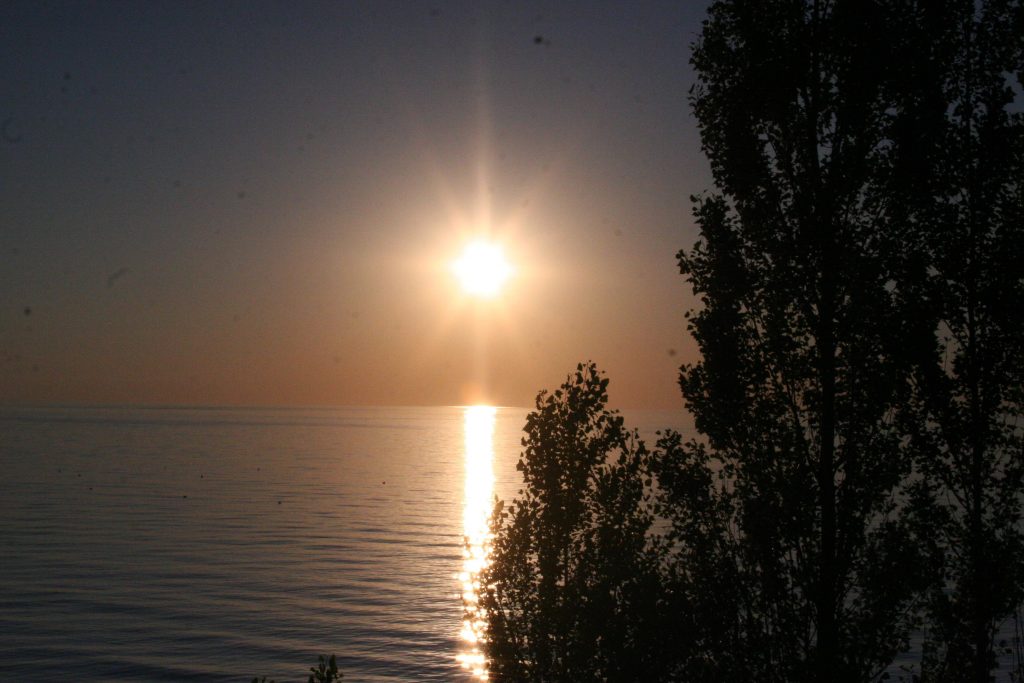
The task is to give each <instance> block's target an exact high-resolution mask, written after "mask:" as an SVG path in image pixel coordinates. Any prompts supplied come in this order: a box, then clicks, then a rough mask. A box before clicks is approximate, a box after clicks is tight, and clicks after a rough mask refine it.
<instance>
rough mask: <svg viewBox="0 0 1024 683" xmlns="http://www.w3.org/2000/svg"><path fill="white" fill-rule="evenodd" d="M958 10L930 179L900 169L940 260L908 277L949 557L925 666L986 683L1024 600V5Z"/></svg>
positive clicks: (937, 59)
mask: <svg viewBox="0 0 1024 683" xmlns="http://www.w3.org/2000/svg"><path fill="white" fill-rule="evenodd" d="M944 11H945V17H946V20H945V21H943V22H942V23H941V24H939V25H938V26H937V27H936V29H937V30H935V31H933V32H932V34H931V36H930V37H931V39H932V42H931V43H930V44H929V45H926V46H923V47H924V49H925V50H927V52H928V53H929V54H930V59H931V70H932V72H931V74H929V75H928V77H927V78H925V79H923V81H924V82H923V83H917V84H916V85H917V86H918V88H919V90H918V91H917V97H916V98H915V100H914V101H913V102H912V103H911V104H910V106H908V107H907V114H908V116H907V120H906V121H905V122H904V125H903V129H904V130H906V131H907V133H906V135H907V137H909V138H911V140H912V141H913V144H912V145H906V144H904V145H903V146H904V147H906V148H907V150H906V153H905V157H911V156H913V158H914V161H913V163H912V164H910V165H911V166H912V167H913V169H914V171H915V172H914V173H911V174H908V173H906V169H905V168H901V164H898V163H897V164H896V165H895V166H894V167H893V171H894V178H893V181H894V186H895V187H896V188H897V190H898V191H897V192H894V193H893V199H894V201H895V202H896V203H897V204H898V206H899V207H900V208H899V210H898V211H895V212H894V213H895V214H903V215H901V216H899V218H898V220H901V221H903V222H905V224H906V225H907V226H909V228H910V237H911V241H912V242H913V243H914V244H918V245H922V249H923V254H924V257H925V258H924V259H923V262H922V264H918V265H917V271H918V272H916V273H915V272H907V273H906V274H905V275H904V278H903V282H905V283H907V284H908V285H909V286H908V287H906V288H905V290H906V291H908V292H911V296H913V297H915V298H916V299H917V300H918V301H919V303H920V307H921V308H922V309H923V310H925V311H926V313H927V319H928V320H929V322H930V326H929V328H928V329H924V330H919V332H923V334H921V335H919V339H920V341H919V342H917V343H914V344H913V347H914V348H915V350H917V353H916V357H915V361H916V362H917V368H916V372H915V374H914V376H913V380H914V381H913V387H914V394H913V397H912V398H913V400H912V402H911V404H910V406H909V408H910V409H909V410H908V411H906V412H907V415H908V431H909V432H910V433H911V435H912V437H913V443H914V444H915V446H916V448H915V449H914V450H915V452H916V453H917V455H918V458H917V463H918V468H919V472H920V475H921V481H920V482H919V484H918V487H919V489H920V490H921V491H922V492H923V493H924V494H925V495H926V496H927V497H928V498H930V499H931V502H932V507H931V508H929V509H928V512H929V515H930V517H931V523H932V526H933V527H934V529H935V531H936V537H935V540H936V543H937V545H938V547H939V549H940V550H942V551H943V552H944V555H945V563H944V566H943V569H944V573H943V576H942V577H941V580H940V581H939V582H937V584H936V585H935V587H934V590H933V592H932V595H931V601H930V612H929V636H930V637H929V643H928V652H927V657H926V660H925V662H924V664H925V666H924V669H923V672H922V673H923V674H924V675H925V677H926V678H927V679H929V680H948V681H976V682H979V683H980V682H982V681H988V680H990V676H991V672H992V670H993V669H994V668H996V665H997V659H996V654H997V649H996V643H995V642H994V641H995V636H996V632H997V630H998V628H999V626H1000V625H1001V624H1002V623H1003V622H1004V621H1005V620H1006V619H1008V618H1009V617H1010V616H1011V614H1012V613H1013V611H1014V608H1015V606H1016V605H1017V604H1019V603H1020V601H1021V600H1022V598H1024V594H1022V586H1024V535H1022V533H1021V528H1020V523H1021V512H1022V511H1021V502H1022V501H1021V498H1022V494H1024V443H1022V428H1024V421H1022V420H1021V417H1022V415H1021V410H1022V398H1024V393H1022V387H1024V314H1022V312H1021V311H1022V310H1024V309H1022V308H1021V302H1022V301H1024V183H1022V180H1024V115H1022V114H1021V110H1022V105H1024V101H1022V100H1024V98H1022V97H1021V94H1020V93H1021V78H1022V72H1024V11H1022V6H1021V3H1020V2H1019V1H1013V0H996V1H992V0H989V1H978V2H975V1H973V0H971V1H959V2H952V3H948V6H947V7H946V8H945V10H944ZM922 265H923V266H924V267H922Z"/></svg>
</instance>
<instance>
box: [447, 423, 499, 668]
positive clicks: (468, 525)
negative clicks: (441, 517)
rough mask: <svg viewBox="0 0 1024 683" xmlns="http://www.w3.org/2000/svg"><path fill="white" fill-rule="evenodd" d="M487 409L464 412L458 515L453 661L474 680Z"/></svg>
mask: <svg viewBox="0 0 1024 683" xmlns="http://www.w3.org/2000/svg"><path fill="white" fill-rule="evenodd" d="M496 413H497V409H496V408H493V407H491V406H468V407H466V409H465V433H466V489H465V495H464V506H465V507H464V508H463V513H462V528H463V534H464V535H465V546H464V548H463V550H462V571H461V572H460V573H459V583H460V584H461V585H462V605H463V615H462V630H461V631H460V632H459V638H460V640H461V641H462V647H461V648H460V650H461V651H460V652H459V654H458V655H457V656H456V659H457V660H458V661H459V664H461V665H462V668H464V669H468V670H469V671H472V672H473V675H474V676H475V677H476V678H479V679H481V680H487V660H486V658H485V656H484V653H483V650H482V649H481V647H480V637H481V634H482V632H483V625H484V624H483V615H482V614H481V613H480V610H479V607H478V595H477V590H478V589H479V587H480V584H479V580H478V577H479V574H480V570H481V569H483V568H484V567H485V566H486V565H487V561H488V559H487V556H488V551H489V546H490V536H491V531H490V527H489V525H488V517H489V516H490V513H491V505H492V500H491V496H492V495H493V493H492V492H493V490H494V467H493V464H492V461H493V459H494V416H495V414H496Z"/></svg>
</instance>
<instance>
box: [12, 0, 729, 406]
mask: <svg viewBox="0 0 1024 683" xmlns="http://www.w3.org/2000/svg"><path fill="white" fill-rule="evenodd" d="M704 8H705V4H704V3H702V2H693V3H688V2H663V3H658V2H647V3H643V2H638V3H626V2H596V1H586V2H557V3H531V2H464V3H462V2H437V3H429V2H325V3H320V2H250V1H246V2H216V3H208V2H185V1H178V0H176V1H174V2H145V3H140V2H41V1H38V0H33V1H32V2H11V1H8V2H4V3H2V4H0V65H2V67H3V68H2V71H0V403H3V404H38V403H49V404H53V403H56V404H63V403H90V404H92V403H115V404H158V405H178V404H190V405H277V406H290V405H296V406H301V405H462V404H466V403H473V402H488V403H491V404H494V405H511V406H529V405H532V403H533V399H534V396H535V395H536V393H537V392H538V391H539V390H541V389H544V388H547V389H554V388H556V387H557V386H558V384H560V383H561V382H562V381H563V380H564V378H565V376H566V375H567V374H568V373H569V372H571V371H572V370H573V369H574V368H575V366H576V363H578V362H580V361H586V360H593V361H594V362H596V363H597V364H598V366H599V367H600V368H601V369H602V370H604V371H606V372H607V373H608V376H609V378H610V380H611V384H610V388H609V391H610V395H611V402H612V405H613V406H617V407H623V408H668V409H674V408H679V409H682V399H681V397H680V394H679V389H678V386H677V383H676V382H677V373H678V367H679V365H680V364H681V363H683V362H691V361H693V360H695V359H696V357H697V355H696V354H697V352H696V347H695V344H694V342H693V340H692V339H691V338H690V337H689V335H688V333H687V331H686V324H685V320H684V317H683V315H684V312H685V311H686V309H687V308H689V307H691V306H693V304H694V300H693V297H692V293H691V291H690V288H689V286H688V284H687V283H686V281H685V279H684V278H683V277H682V276H681V275H680V274H679V272H678V267H677V265H676V257H675V255H676V252H677V251H678V250H679V249H680V248H689V247H690V246H691V245H692V244H693V242H694V240H695V239H696V231H695V229H694V224H693V220H692V217H691V213H690V211H691V204H690V199H689V197H690V195H692V194H695V193H700V192H704V191H708V190H711V189H712V184H711V179H710V173H709V170H708V165H707V162H706V160H705V158H704V156H703V155H702V153H701V150H700V142H699V135H698V131H697V127H696V123H695V121H694V118H693V116H692V113H691V112H690V109H689V105H688V101H687V92H688V90H689V88H690V86H691V85H692V84H693V82H694V75H693V72H692V69H691V68H690V66H689V63H688V60H689V51H690V46H691V44H692V43H693V41H694V40H695V39H696V37H697V34H698V31H699V30H700V22H701V20H702V18H703V13H704ZM476 236H485V237H487V238H488V239H490V240H493V241H495V242H496V243H499V244H501V245H502V246H503V248H504V250H505V253H506V256H507V258H508V259H509V261H510V262H511V263H512V265H513V268H514V273H513V275H512V277H511V278H510V280H509V281H508V283H507V285H506V287H505V288H504V290H503V291H502V292H501V294H500V295H499V296H497V297H496V298H494V299H491V300H476V299H473V298H471V297H469V296H467V295H466V294H465V293H463V292H462V291H461V289H460V287H459V285H458V282H457V281H456V280H455V278H454V277H453V275H452V272H451V268H450V264H451V263H452V261H454V260H455V259H456V258H457V257H458V255H459V252H460V251H461V249H462V247H463V245H464V244H465V243H466V242H467V241H468V240H471V239H472V238H474V237H476Z"/></svg>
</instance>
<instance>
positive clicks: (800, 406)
mask: <svg viewBox="0 0 1024 683" xmlns="http://www.w3.org/2000/svg"><path fill="white" fill-rule="evenodd" d="M930 19H931V17H930V16H929V15H928V13H927V12H926V11H925V10H924V9H922V8H918V7H916V6H915V5H914V4H913V3H897V2H890V3H879V2H824V1H822V2H818V1H811V0H807V1H804V0H789V1H785V2H777V1H767V0H764V1H755V2H740V1H738V0H737V1H735V2H733V1H720V2H715V3H714V4H713V5H712V6H711V8H710V10H709V19H708V20H707V21H706V22H705V24H704V27H703V32H702V35H701V38H700V41H699V42H698V44H697V45H696V46H695V50H694V56H693V64H694V66H695V67H696V70H697V74H698V79H699V80H698V84H697V85H696V86H695V89H694V91H693V94H692V101H693V106H694V111H695V114H696V117H697V120H698V123H699V126H700V130H701V138H702V142H703V148H704V151H705V153H706V154H707V156H708V159H709V160H710V162H711V169H712V173H713V175H714V179H715V183H716V186H717V188H718V190H719V192H720V193H721V194H719V195H712V196H705V197H701V198H695V201H696V208H695V216H696V219H697V223H698V225H699V227H700V231H701V239H700V241H698V243H697V245H696V246H695V247H694V248H693V249H691V250H689V251H684V252H680V254H679V264H680V268H681V271H682V272H683V274H685V275H687V276H688V278H689V279H690V282H691V283H692V285H693V288H694V291H695V293H696V294H698V295H699V296H700V297H701V300H702V307H701V308H700V309H699V310H697V311H695V312H692V313H691V314H690V316H689V319H690V329H691V331H692V333H693V335H694V338H695V339H696V341H697V343H698V345H699V346H700V349H701V352H702V356H703V359H702V360H701V361H700V362H699V363H697V364H695V365H691V366H684V367H683V368H682V370H681V374H680V385H681V388H682V391H683V395H684V397H685V399H686V402H687V405H688V407H689V409H690V411H691V412H692V413H693V415H694V417H695V420H696V427H697V429H698V431H699V432H701V433H702V434H703V435H704V436H705V437H706V441H705V442H704V443H706V446H705V445H704V444H699V443H691V444H689V445H688V446H685V449H686V450H688V452H689V453H690V459H691V460H692V461H694V462H697V461H699V460H700V458H702V457H704V458H707V459H708V460H709V464H708V465H707V467H709V468H715V469H718V470H719V471H721V472H722V474H723V476H724V480H723V481H722V483H721V484H720V485H719V487H718V492H717V493H716V494H715V495H717V496H721V497H723V498H724V500H725V506H724V509H726V510H728V512H729V514H730V515H731V520H730V522H729V526H730V528H731V531H730V534H731V538H732V540H731V550H730V551H729V553H730V554H731V555H732V562H733V568H732V569H731V571H732V572H733V573H734V574H735V577H736V578H735V581H736V585H737V591H738V593H739V596H738V602H737V604H736V609H737V614H736V627H735V629H734V631H733V634H732V637H733V638H734V640H733V642H732V644H731V651H732V652H733V653H735V655H736V657H735V661H732V662H727V661H725V658H724V657H719V661H722V662H723V666H724V667H725V673H726V675H727V676H728V677H729V678H731V679H735V680H759V681H776V680H777V681H800V680H818V681H844V680H849V681H861V680H869V679H871V678H872V677H873V676H875V675H877V674H878V673H879V672H880V671H881V670H882V669H884V667H885V666H887V665H888V664H889V663H890V662H891V661H892V659H893V657H894V656H895V655H896V654H897V653H899V652H900V651H902V650H904V649H905V648H906V647H907V639H908V634H909V632H910V630H911V628H912V626H913V615H914V610H913V609H912V607H913V601H914V600H915V599H916V598H917V596H918V595H919V593H920V591H921V590H922V589H923V586H924V581H925V579H926V577H925V576H924V573H923V568H924V567H926V566H927V563H925V562H923V558H922V556H921V555H920V552H919V549H918V548H919V545H918V544H917V543H915V542H914V541H913V533H912V528H911V525H910V524H909V523H908V522H907V521H906V519H905V515H903V514H902V508H901V505H900V498H899V497H898V494H899V492H900V490H901V487H902V486H903V484H904V481H905V479H906V477H907V476H908V475H909V473H910V466H911V459H910V458H909V457H907V453H906V451H905V443H904V439H903V436H904V434H903V433H902V432H901V429H900V424H899V422H898V421H897V420H896V419H895V417H896V415H897V413H898V409H899V408H900V407H901V406H902V405H904V404H905V402H906V401H907V400H908V394H909V384H908V382H907V377H908V376H909V374H910V362H909V359H908V358H907V355H906V354H905V353H904V352H903V350H902V349H901V348H900V340H899V339H897V338H896V336H895V335H894V330H897V329H899V326H900V324H901V322H902V321H903V319H904V317H905V316H906V314H907V307H906V302H905V301H904V300H903V299H902V298H901V297H900V296H899V295H897V294H896V293H895V291H894V289H893V287H892V272H891V267H892V264H891V262H890V259H889V257H888V256H889V251H890V250H891V249H893V248H894V247H896V248H902V247H903V246H904V245H902V244H900V243H899V242H895V243H894V241H893V237H892V236H890V235H887V234H886V233H885V232H884V231H883V227H884V226H885V221H884V219H885V218H886V214H885V208H886V206H887V204H886V202H885V201H883V198H884V196H885V192H886V191H887V187H886V183H885V176H884V174H880V173H879V172H878V171H877V169H878V168H879V167H883V166H884V162H885V160H886V159H887V157H888V156H890V155H891V154H893V153H894V152H893V141H894V135H895V131H894V126H895V125H896V122H897V118H898V117H897V116H896V114H897V113H898V108H899V106H900V104H901V94H902V89H903V88H905V86H906V83H905V80H904V78H903V76H902V75H901V71H900V70H901V69H903V68H905V66H906V65H907V64H915V63H916V60H917V57H916V56H915V55H914V51H915V49H916V48H917V47H918V43H919V38H920V35H919V33H920V32H921V31H926V30H927V28H928V27H929V26H930V25H931V24H930V23H929V21H930Z"/></svg>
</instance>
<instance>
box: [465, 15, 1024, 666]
mask: <svg viewBox="0 0 1024 683" xmlns="http://www.w3.org/2000/svg"><path fill="white" fill-rule="evenodd" d="M692 63H693V65H694V67H695V69H696V72H697V75H698V82H697V84H696V85H695V86H694V88H693V90H692V93H691V101H692V105H693V110H694V112H695V115H696V118H697V121H698V124H699V126H700V131H701V136H702V142H703V149H704V152H705V154H706V155H707V157H708V159H709V160H710V163H711V169H712V172H713V176H714V181H715V186H716V190H715V191H714V192H711V193H707V194H702V195H700V196H697V197H694V216H695V218H696V222H697V224H698V226H699V228H700V239H699V241H698V242H697V243H696V244H695V245H694V246H693V247H692V248H689V249H686V250H683V251H681V252H680V253H679V255H678V260H679V266H680V270H681V272H682V274H683V275H684V276H686V278H687V280H688V282H689V284H690V286H692V288H693V290H694V292H695V293H696V295H697V296H698V297H699V300H700V306H699V307H698V308H697V309H695V310H693V311H690V312H689V313H688V314H687V318H688V322H689V330H690V332H691V334H692V335H693V338H694V339H695V341H696V343H697V344H698V346H699V349H700V351H701V354H702V360H701V361H700V362H698V363H696V364H694V365H687V366H684V367H682V368H681V370H680V374H679V384H680V387H681V390H682V394H683V398H684V400H685V404H686V407H687V409H688V410H689V411H690V413H691V414H692V415H693V416H694V419H695V425H696V429H697V432H698V433H697V434H696V435H693V437H692V438H687V437H683V436H681V435H679V434H676V433H672V432H668V433H665V434H664V435H662V436H661V438H660V439H659V441H658V442H657V444H655V445H652V446H651V447H650V448H648V446H647V445H646V444H644V443H643V442H642V441H641V440H640V439H639V437H638V436H637V434H636V433H634V432H631V431H630V430H629V429H627V427H626V426H625V425H624V424H623V420H622V418H621V417H620V416H618V415H617V414H615V413H614V412H610V411H608V410H607V409H606V401H607V393H606V391H607V384H608V380H607V379H606V378H604V377H603V376H601V374H600V373H599V372H598V371H597V369H596V368H595V367H594V366H593V365H589V364H587V365H580V366H579V367H578V369H577V371H576V373H575V374H574V375H572V376H570V377H569V378H568V380H567V381H566V383H565V384H564V385H563V386H562V388H561V389H559V390H558V391H555V392H554V393H551V394H548V393H543V392H542V393H541V394H540V396H538V399H537V404H536V410H535V411H534V412H533V413H531V415H530V416H529V418H528V420H527V425H526V436H525V438H524V439H523V445H524V452H523V456H522V458H521V460H520V464H519V469H520V470H521V471H522V473H523V477H524V482H525V484H524V489H523V491H522V492H521V494H520V496H519V497H518V498H517V499H516V500H515V501H513V503H512V504H510V505H508V506H502V505H499V507H498V508H497V509H496V516H495V520H494V523H495V538H494V542H493V548H492V552H493V555H492V560H493V561H492V564H491V565H490V566H489V567H488V568H487V569H486V570H485V571H484V573H483V576H482V589H481V605H482V608H483V610H484V611H485V613H486V616H487V622H488V625H489V626H488V632H487V637H488V640H487V642H486V648H487V651H488V655H489V658H490V666H491V675H492V678H495V679H496V680H502V681H504V680H548V681H570V680H602V679H603V680H643V681H655V680H687V681H744V682H746V681H779V682H795V681H819V682H824V681H870V680H878V679H880V678H882V677H884V676H888V674H886V673H885V672H886V670H887V669H889V668H891V667H892V664H893V662H894V661H895V660H896V659H897V658H901V661H912V662H913V664H912V672H909V673H908V674H907V678H908V679H910V677H911V675H912V676H913V677H914V679H916V680H921V681H953V682H963V681H974V682H979V683H980V682H982V681H989V680H991V679H992V677H994V676H995V675H996V674H997V673H998V674H1000V675H1002V676H1004V677H1007V676H1014V677H1015V679H1016V680H1020V676H1021V671H1022V669H1021V667H1024V662H1021V659H1020V657H1011V656H1009V654H1008V653H1007V648H1012V647H1013V643H1012V642H1011V643H1003V642H1000V640H999V638H998V637H997V633H998V631H999V629H1000V628H1001V627H1002V626H1003V624H1004V623H1006V622H1007V620H1008V619H1011V618H1013V615H1014V613H1015V611H1016V609H1017V606H1018V605H1020V604H1021V602H1022V601H1024V593H1022V589H1024V536H1022V533H1021V504H1022V495H1024V452H1022V445H1024V439H1022V429H1024V421H1022V420H1021V407H1022V398H1024V396H1022V391H1024V390H1022V387H1024V314H1022V311H1024V303H1022V302H1024V184H1022V182H1021V179H1022V178H1024V117H1022V114H1021V111H1022V109H1024V97H1022V95H1021V92H1022V90H1021V81H1022V77H1024V73H1022V72H1024V11H1022V7H1021V3H1020V1H1019V0H1016V1H1015V0H1003V1H995V0H987V1H980V0H979V1H975V0H966V1H965V0H955V1H950V0H935V1H928V2H924V1H921V2H915V1H913V0H906V1H893V2H887V1H877V2H871V1H870V0H869V1H866V2H864V1H857V2H842V1H835V2H826V1H824V0H819V1H814V2H812V1H810V0H783V1H779V0H760V1H740V0H732V1H725V0H723V1H719V2H715V3H713V4H712V6H711V8H710V10H709V14H708V18H707V20H706V21H705V23H704V25H703V30H702V33H701V36H700V38H699V40H698V41H697V42H696V44H695V45H694V49H693V57H692ZM912 637H913V639H914V644H913V646H912V644H911V639H912ZM1018 647H1019V645H1018ZM1007 662H1014V664H1013V667H1014V670H1013V671H1010V670H1008V669H1007V668H1006V667H1007ZM1001 666H1002V668H1000V667H1001Z"/></svg>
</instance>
